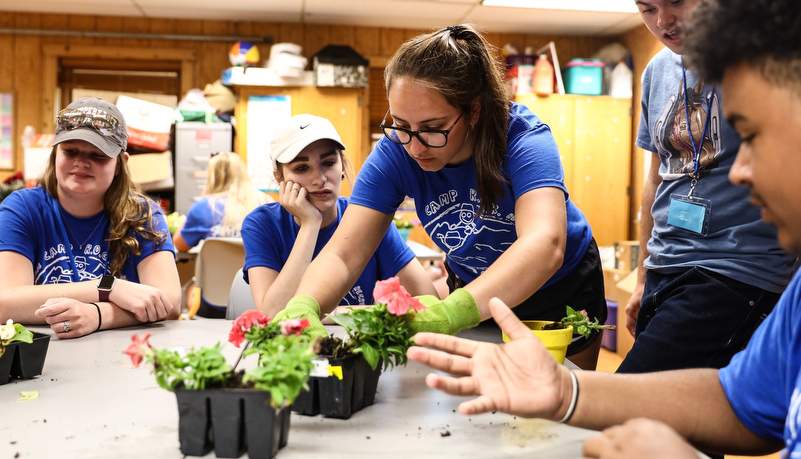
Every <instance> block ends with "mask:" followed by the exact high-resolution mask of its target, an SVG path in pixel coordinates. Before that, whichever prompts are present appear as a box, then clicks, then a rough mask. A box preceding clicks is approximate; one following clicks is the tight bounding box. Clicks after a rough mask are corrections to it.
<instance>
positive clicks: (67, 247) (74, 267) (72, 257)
mask: <svg viewBox="0 0 801 459" xmlns="http://www.w3.org/2000/svg"><path fill="white" fill-rule="evenodd" d="M50 204H51V205H52V206H53V213H54V214H55V216H56V221H57V222H58V229H59V231H60V232H61V238H62V239H63V240H64V250H65V251H66V252H67V256H68V257H69V258H70V267H71V268H72V282H79V279H78V278H77V276H78V268H77V267H78V265H77V263H75V255H73V254H72V247H70V246H71V244H70V239H69V237H68V236H67V226H66V225H67V223H66V222H65V221H64V220H63V219H62V218H61V210H60V209H59V203H58V201H56V200H55V199H52V197H51V199H50ZM100 218H103V217H100ZM103 234H105V230H104V231H103ZM104 239H107V238H104ZM76 244H77V241H76ZM106 252H107V253H108V252H109V251H108V248H107V249H106ZM110 264H111V253H108V257H107V259H106V274H108V267H109V265H110Z"/></svg>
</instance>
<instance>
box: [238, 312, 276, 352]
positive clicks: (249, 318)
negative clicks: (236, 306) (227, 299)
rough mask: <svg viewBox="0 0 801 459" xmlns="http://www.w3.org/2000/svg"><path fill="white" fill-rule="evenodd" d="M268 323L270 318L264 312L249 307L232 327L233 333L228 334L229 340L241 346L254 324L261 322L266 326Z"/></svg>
mask: <svg viewBox="0 0 801 459" xmlns="http://www.w3.org/2000/svg"><path fill="white" fill-rule="evenodd" d="M268 323H270V318H269V317H267V316H266V315H264V313H263V312H261V311H259V310H257V309H249V310H247V311H245V312H243V313H242V314H241V315H240V316H239V317H237V319H236V320H235V321H234V325H233V326H232V327H231V333H229V334H228V342H229V343H231V344H233V345H234V346H236V347H239V346H240V345H241V344H242V341H244V340H245V334H246V333H247V332H248V331H250V328H251V327H253V325H255V324H259V325H261V326H262V327H264V326H266V325H267V324H268Z"/></svg>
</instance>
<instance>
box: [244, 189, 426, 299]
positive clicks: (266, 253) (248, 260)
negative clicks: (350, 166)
mask: <svg viewBox="0 0 801 459" xmlns="http://www.w3.org/2000/svg"><path fill="white" fill-rule="evenodd" d="M347 206H348V200H347V199H346V198H343V197H340V198H339V199H338V200H337V219H336V221H335V222H334V223H332V224H331V225H329V226H328V227H327V228H322V229H321V230H320V233H319V235H318V236H317V243H316V245H315V246H314V255H313V258H316V257H317V254H319V253H320V251H321V250H322V249H323V247H325V245H326V244H327V243H328V241H329V240H330V239H331V236H333V235H334V231H336V229H337V227H338V226H339V222H340V221H342V214H343V213H344V212H345V209H346V208H347ZM299 231H300V226H298V224H297V223H295V218H294V217H293V216H292V214H290V213H289V212H287V210H286V209H284V208H283V207H282V206H281V204H279V203H277V202H270V203H267V204H263V205H261V206H259V207H257V208H256V209H255V210H253V211H252V212H251V213H250V214H248V216H247V217H245V221H244V222H243V223H242V241H243V242H244V244H245V268H244V277H245V281H248V282H249V279H248V269H250V268H252V267H254V266H264V267H267V268H270V269H272V270H275V271H278V272H280V271H281V269H282V268H283V266H284V264H285V263H286V261H287V260H288V259H289V254H290V253H291V252H292V247H294V245H295V240H296V239H297V237H298V232H299ZM413 258H414V252H412V249H410V248H409V246H408V245H406V243H405V242H403V239H401V236H400V234H399V233H398V230H397V228H395V225H390V227H389V230H388V231H387V234H386V235H384V238H383V239H382V240H381V243H380V244H379V245H378V249H376V252H375V253H374V254H373V256H372V257H371V258H370V261H368V262H367V266H366V267H365V268H364V271H362V273H361V275H360V276H359V279H358V280H357V281H356V284H354V285H353V287H352V288H351V289H350V291H349V292H348V294H347V295H345V298H343V300H342V301H341V302H340V303H339V304H340V305H350V306H357V305H367V304H373V303H374V302H375V301H374V300H373V289H374V288H375V283H376V281H379V280H384V279H388V278H390V277H393V276H395V275H397V274H398V272H399V271H400V270H401V269H402V268H403V267H404V266H406V265H407V264H408V263H409V262H410V261H411V260H412V259H413Z"/></svg>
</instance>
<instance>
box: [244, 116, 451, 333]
mask: <svg viewBox="0 0 801 459" xmlns="http://www.w3.org/2000/svg"><path fill="white" fill-rule="evenodd" d="M344 150H345V145H344V144H343V143H342V139H341V138H340V137H339V134H338V133H337V131H336V129H335V128H334V126H333V124H331V122H330V121H328V120H327V119H325V118H320V117H318V116H313V115H306V114H303V115H296V116H293V117H291V118H290V119H288V120H287V121H285V122H283V123H282V124H281V125H279V126H278V127H277V128H276V133H275V136H274V137H273V139H272V141H271V143H270V156H271V158H272V160H273V167H274V168H275V170H274V173H275V179H276V181H278V182H279V190H278V202H275V203H268V204H265V205H263V206H261V207H259V208H257V209H256V210H254V211H253V212H251V213H250V214H249V215H248V216H247V217H246V218H245V221H244V223H243V224H242V239H243V241H244V243H245V268H244V276H245V280H246V281H248V283H249V284H250V288H251V292H252V294H253V298H254V301H255V303H256V306H257V307H258V308H259V309H260V310H262V311H264V312H265V313H266V314H267V315H268V316H270V317H274V316H276V315H277V314H278V313H279V312H280V311H282V310H283V309H284V306H285V305H286V303H287V302H288V301H289V300H290V298H292V296H293V295H294V294H295V290H297V287H298V284H299V283H300V279H301V277H302V276H303V273H304V272H305V271H306V269H307V268H308V267H309V264H311V261H312V259H314V258H315V257H316V256H317V254H318V253H320V251H321V250H322V249H323V247H324V246H325V245H326V244H328V243H329V240H330V239H331V237H332V235H333V234H334V232H335V231H336V229H337V227H338V226H339V224H340V222H341V221H342V218H343V214H345V210H346V209H347V208H348V200H347V199H346V198H343V197H341V196H340V195H339V193H340V189H341V187H342V180H344V179H345V176H346V174H347V171H348V169H349V167H348V164H349V163H348V159H347V156H345V153H344ZM379 240H380V243H379V244H378V247H377V248H376V249H375V250H374V251H372V252H371V256H370V257H369V259H368V260H365V261H366V264H365V265H363V266H362V267H361V269H360V271H359V275H358V277H357V278H356V279H355V280H354V282H353V283H352V284H351V287H350V289H348V290H347V291H346V292H343V295H342V296H340V297H339V298H337V299H336V300H335V302H336V305H350V306H358V305H371V304H373V303H374V301H373V288H374V287H375V283H376V281H379V280H384V279H387V278H390V277H393V276H398V277H399V278H400V282H401V285H403V286H404V287H405V288H406V289H407V290H408V291H409V292H410V293H411V294H413V295H420V294H436V290H435V289H434V286H433V284H432V283H431V280H430V279H429V277H428V274H427V273H426V271H425V269H424V268H423V266H422V265H421V264H420V262H419V261H417V260H416V259H415V258H414V253H413V252H412V250H411V249H410V248H409V247H408V246H407V245H406V244H405V243H404V241H403V239H402V238H401V236H400V234H399V233H398V230H397V229H396V228H395V226H394V225H391V227H390V228H389V229H383V230H382V231H381V237H380V238H379ZM329 269H330V270H335V269H340V268H339V267H335V266H331V267H329ZM315 325H319V321H316V323H315ZM319 328H321V326H319V327H318V329H319ZM323 333H325V331H324V330H323Z"/></svg>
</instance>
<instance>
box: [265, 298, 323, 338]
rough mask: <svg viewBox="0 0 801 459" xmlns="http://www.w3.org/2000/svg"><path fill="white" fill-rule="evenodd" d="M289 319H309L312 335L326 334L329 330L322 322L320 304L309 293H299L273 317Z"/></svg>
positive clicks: (275, 318)
mask: <svg viewBox="0 0 801 459" xmlns="http://www.w3.org/2000/svg"><path fill="white" fill-rule="evenodd" d="M287 319H309V328H308V330H309V332H310V333H311V335H312V336H326V335H328V332H327V331H326V330H325V326H324V325H323V323H322V322H320V305H319V304H317V300H315V299H314V298H312V297H310V296H309V295H298V296H296V297H294V298H292V299H291V300H289V303H287V304H286V307H285V308H284V309H283V310H282V311H281V312H279V313H278V314H276V315H275V317H273V320H275V321H278V322H280V321H282V320H287Z"/></svg>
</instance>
